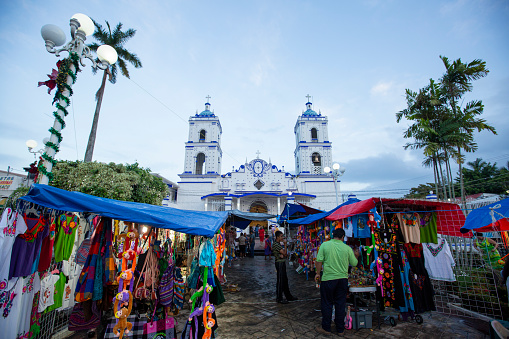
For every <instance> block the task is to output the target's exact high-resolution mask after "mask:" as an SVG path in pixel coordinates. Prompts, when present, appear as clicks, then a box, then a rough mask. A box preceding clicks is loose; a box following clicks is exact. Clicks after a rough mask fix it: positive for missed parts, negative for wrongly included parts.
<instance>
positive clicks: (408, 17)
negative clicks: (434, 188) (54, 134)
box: [0, 0, 509, 197]
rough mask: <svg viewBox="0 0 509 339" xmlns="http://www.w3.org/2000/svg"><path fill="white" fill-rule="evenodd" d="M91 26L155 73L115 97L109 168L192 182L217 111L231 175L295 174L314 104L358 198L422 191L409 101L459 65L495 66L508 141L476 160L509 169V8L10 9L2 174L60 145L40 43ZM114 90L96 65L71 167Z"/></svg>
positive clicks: (1, 35)
mask: <svg viewBox="0 0 509 339" xmlns="http://www.w3.org/2000/svg"><path fill="white" fill-rule="evenodd" d="M77 12H81V13H85V14H87V15H89V16H90V17H91V18H93V19H94V20H96V21H98V22H100V23H104V20H108V21H109V22H110V23H111V24H112V25H114V24H116V23H117V22H122V23H124V25H125V27H129V28H134V29H136V30H137V33H136V36H135V37H134V38H133V39H132V40H130V41H129V42H128V43H127V44H126V47H127V48H128V49H129V50H131V51H133V52H135V53H137V54H138V56H139V58H140V59H141V61H142V63H143V68H141V69H134V68H133V67H130V71H131V80H129V79H127V78H124V77H119V79H118V81H117V83H116V84H115V85H111V84H110V83H108V84H107V85H106V92H105V96H104V100H103V105H102V109H101V116H100V121H99V131H98V135H97V141H96V146H95V152H94V160H97V161H101V162H110V161H113V162H117V163H132V162H134V161H138V162H139V163H140V164H141V165H142V166H144V167H150V168H151V169H152V170H153V171H154V172H158V173H160V174H161V175H163V176H164V177H166V178H168V179H170V180H174V181H178V176H177V174H178V173H181V172H182V171H183V166H184V142H185V141H186V140H187V137H188V123H187V120H188V118H189V116H191V115H193V114H195V112H196V111H197V110H198V111H202V110H203V108H204V103H205V100H206V99H205V97H206V96H207V95H210V96H211V97H212V99H211V100H210V102H211V104H212V109H214V110H215V113H216V115H218V116H219V118H220V120H221V124H222V126H223V136H222V149H223V151H224V154H223V167H222V172H223V173H225V172H227V171H230V170H231V169H232V166H235V167H238V166H239V165H240V164H241V163H243V162H244V161H245V160H246V158H248V160H250V159H252V158H254V157H256V153H255V152H256V151H257V150H260V152H261V157H262V158H264V159H265V160H269V158H270V160H272V162H273V163H274V164H276V165H277V166H278V167H281V166H285V169H286V170H289V171H292V170H293V169H294V167H295V164H294V158H293V151H294V149H295V137H294V134H293V127H294V124H295V121H296V119H297V117H298V115H299V114H300V113H301V112H302V110H303V109H304V108H305V103H306V97H305V95H307V94H310V95H311V96H312V97H313V99H312V101H313V104H314V106H313V108H314V109H315V110H316V111H321V113H322V114H324V115H327V116H328V118H329V136H330V141H331V142H332V143H333V144H332V145H333V158H334V160H335V161H337V162H339V163H340V164H341V165H343V166H345V168H346V173H345V175H344V176H343V177H342V185H341V188H342V190H343V191H344V192H345V193H348V192H350V191H369V192H364V194H365V195H364V196H362V197H367V196H366V195H386V194H388V192H378V191H377V190H395V189H402V188H410V187H412V186H417V185H418V184H419V183H423V182H426V181H427V182H430V181H432V180H433V174H432V171H431V169H426V168H423V167H422V166H421V161H422V155H421V153H420V152H418V151H416V152H411V151H405V150H403V147H402V145H404V144H405V142H406V140H404V139H403V137H402V133H403V130H404V129H405V128H406V126H407V125H406V123H403V124H401V123H400V124H397V123H396V120H395V113H396V112H398V111H399V110H401V109H403V108H404V107H405V100H404V91H405V88H410V89H413V90H418V89H419V88H421V87H424V86H425V85H426V84H427V83H428V81H429V78H434V79H438V78H439V77H440V76H441V75H442V73H443V71H444V69H443V65H442V62H441V60H440V59H439V55H445V56H447V57H449V58H450V59H457V58H461V59H462V60H463V61H465V62H468V61H471V60H473V59H477V58H479V59H483V60H485V61H486V63H487V66H488V68H489V70H490V73H489V75H488V76H487V77H486V78H483V79H481V80H478V81H476V82H475V83H474V91H473V92H472V93H470V94H469V95H468V96H467V97H466V100H471V99H480V100H482V101H483V103H484V104H485V113H484V117H485V118H486V119H487V120H488V122H490V123H491V124H493V125H494V126H495V127H496V129H497V131H498V135H497V136H493V135H491V134H489V133H488V132H483V133H480V134H478V135H477V137H476V140H477V142H478V144H479V150H478V151H477V152H476V153H475V154H469V155H468V160H473V159H475V157H482V158H483V159H485V160H488V161H491V162H497V163H498V164H503V163H507V161H509V140H508V135H509V134H508V132H509V123H508V122H509V121H508V120H509V118H508V114H507V111H508V108H509V96H508V88H509V65H508V63H507V60H509V21H508V20H507V18H508V17H509V4H508V3H507V1H487V0H486V1H474V0H472V1H467V0H465V1H461V0H460V1H420V2H410V1H376V0H371V1H362V0H361V1H350V2H343V1H320V2H317V1H213V2H212V1H115V2H112V1H111V2H104V1H98V0H96V1H87V2H77V1H51V0H50V1H45V2H40V1H10V2H6V1H4V2H2V4H1V5H0V43H1V45H2V49H1V50H0V67H1V72H2V75H3V76H2V80H1V91H0V102H1V106H0V107H1V112H2V113H1V114H2V119H1V120H0V142H1V144H2V148H1V150H0V168H1V169H3V170H6V169H7V167H8V166H11V167H12V168H14V169H16V170H20V169H22V167H23V166H26V165H27V164H28V163H30V162H31V161H32V160H33V156H32V155H31V154H29V153H28V151H27V149H26V146H25V141H26V140H27V139H35V140H36V141H38V142H39V144H40V145H42V139H43V138H45V137H47V136H49V132H47V130H48V128H49V127H50V126H52V124H53V117H52V115H51V112H52V111H53V110H54V109H53V107H52V106H51V101H52V96H49V95H48V94H47V91H46V90H45V89H44V88H37V82H38V81H44V80H46V79H47V77H46V74H49V73H50V72H51V69H52V68H54V67H55V63H56V61H57V58H56V57H55V56H54V55H52V54H49V53H47V52H46V50H45V47H44V42H43V40H42V38H41V37H40V28H41V27H42V26H43V25H44V24H47V23H53V24H56V25H58V26H60V27H61V28H62V29H63V30H64V31H65V32H66V34H67V37H68V38H69V28H68V27H69V25H68V20H69V18H70V17H71V16H72V15H73V14H74V13H77ZM91 41H93V38H89V39H87V42H91ZM100 82H101V76H100V75H93V74H92V72H91V69H90V63H88V64H87V66H86V67H85V68H83V70H82V72H81V73H79V75H78V80H77V82H76V84H75V85H74V87H73V89H74V91H75V94H74V95H73V97H72V107H71V109H70V112H71V114H70V115H69V116H68V117H67V119H66V121H67V127H66V129H65V130H64V131H63V137H64V139H63V142H62V144H61V151H60V153H58V156H57V158H59V159H69V160H76V159H80V160H82V159H83V157H84V153H85V148H86V143H87V140H88V135H89V132H90V128H91V124H92V117H93V113H94V109H95V101H94V96H95V92H96V91H97V89H98V87H99V85H100ZM465 102H466V101H465ZM398 192H399V191H398ZM382 193H383V194H382ZM359 195H360V193H359Z"/></svg>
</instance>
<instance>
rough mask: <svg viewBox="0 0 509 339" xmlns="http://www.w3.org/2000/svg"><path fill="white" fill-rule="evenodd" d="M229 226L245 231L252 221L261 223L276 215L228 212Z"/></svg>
mask: <svg viewBox="0 0 509 339" xmlns="http://www.w3.org/2000/svg"><path fill="white" fill-rule="evenodd" d="M228 213H229V214H230V218H231V219H230V225H232V226H235V227H237V228H240V229H243V230H245V229H246V228H247V226H249V224H250V223H251V222H252V221H263V220H269V219H272V218H275V217H276V215H273V214H267V213H253V212H242V211H239V210H232V211H228Z"/></svg>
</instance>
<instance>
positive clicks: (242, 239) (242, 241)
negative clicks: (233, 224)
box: [237, 233, 246, 258]
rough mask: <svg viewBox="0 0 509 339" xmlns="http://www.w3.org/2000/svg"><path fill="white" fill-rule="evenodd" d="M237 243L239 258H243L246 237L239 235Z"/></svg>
mask: <svg viewBox="0 0 509 339" xmlns="http://www.w3.org/2000/svg"><path fill="white" fill-rule="evenodd" d="M237 241H238V242H239V257H240V258H244V257H245V256H246V237H245V236H244V233H240V237H238V238H237Z"/></svg>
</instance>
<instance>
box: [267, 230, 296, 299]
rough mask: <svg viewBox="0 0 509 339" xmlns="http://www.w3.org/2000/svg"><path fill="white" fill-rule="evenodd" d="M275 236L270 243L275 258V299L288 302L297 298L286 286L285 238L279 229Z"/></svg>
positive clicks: (286, 254)
mask: <svg viewBox="0 0 509 339" xmlns="http://www.w3.org/2000/svg"><path fill="white" fill-rule="evenodd" d="M275 236H276V239H275V240H274V244H272V254H273V255H274V258H275V259H276V271H277V282H276V301H277V302H278V303H280V304H288V302H289V301H294V300H297V298H296V297H294V296H292V294H291V293H290V287H288V276H287V275H286V257H287V256H288V253H287V251H286V239H285V238H284V235H283V232H281V231H276V234H275ZM281 242H282V243H283V245H281ZM283 293H284V294H285V297H286V300H284V299H283Z"/></svg>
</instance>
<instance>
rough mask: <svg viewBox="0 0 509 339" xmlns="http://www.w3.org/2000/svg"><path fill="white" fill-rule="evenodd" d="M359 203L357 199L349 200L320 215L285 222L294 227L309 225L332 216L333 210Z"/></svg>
mask: <svg viewBox="0 0 509 339" xmlns="http://www.w3.org/2000/svg"><path fill="white" fill-rule="evenodd" d="M359 201H360V200H359V199H357V198H350V199H348V200H347V201H346V202H344V203H342V204H341V205H339V206H337V207H335V208H333V209H332V210H330V211H329V212H322V213H316V214H311V215H308V216H306V217H304V218H299V219H293V220H288V221H287V222H288V223H289V224H290V225H293V226H295V225H309V224H312V223H314V222H315V221H317V220H320V219H323V218H325V217H327V216H329V215H330V214H332V213H333V212H334V211H335V210H337V209H338V208H340V207H341V206H345V205H350V204H353V203H356V202H359Z"/></svg>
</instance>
